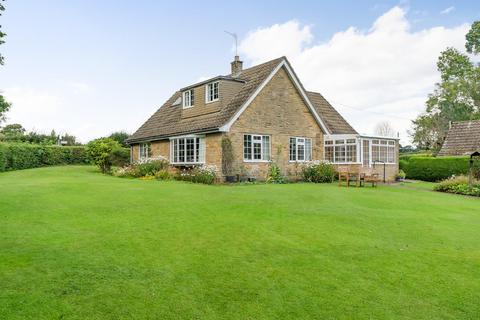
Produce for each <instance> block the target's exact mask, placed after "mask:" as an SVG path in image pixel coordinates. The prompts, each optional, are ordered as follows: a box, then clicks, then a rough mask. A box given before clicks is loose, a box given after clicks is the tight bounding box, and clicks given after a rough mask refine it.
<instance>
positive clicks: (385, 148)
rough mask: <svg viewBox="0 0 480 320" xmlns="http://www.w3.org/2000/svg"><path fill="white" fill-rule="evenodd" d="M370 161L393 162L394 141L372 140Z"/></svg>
mask: <svg viewBox="0 0 480 320" xmlns="http://www.w3.org/2000/svg"><path fill="white" fill-rule="evenodd" d="M372 162H382V163H395V141H390V140H378V139H376V140H372Z"/></svg>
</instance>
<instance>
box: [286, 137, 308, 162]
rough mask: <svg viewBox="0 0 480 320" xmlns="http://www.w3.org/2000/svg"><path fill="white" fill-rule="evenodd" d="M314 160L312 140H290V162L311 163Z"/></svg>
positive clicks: (296, 138)
mask: <svg viewBox="0 0 480 320" xmlns="http://www.w3.org/2000/svg"><path fill="white" fill-rule="evenodd" d="M310 160H312V139H308V138H298V137H291V138H290V161H298V162H304V161H310Z"/></svg>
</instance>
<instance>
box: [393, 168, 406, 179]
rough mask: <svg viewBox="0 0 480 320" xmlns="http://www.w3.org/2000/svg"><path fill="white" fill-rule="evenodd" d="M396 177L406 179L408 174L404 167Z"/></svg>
mask: <svg viewBox="0 0 480 320" xmlns="http://www.w3.org/2000/svg"><path fill="white" fill-rule="evenodd" d="M395 177H396V178H397V179H405V177H406V174H405V172H404V171H403V170H402V169H400V171H398V173H397V175H396V176H395Z"/></svg>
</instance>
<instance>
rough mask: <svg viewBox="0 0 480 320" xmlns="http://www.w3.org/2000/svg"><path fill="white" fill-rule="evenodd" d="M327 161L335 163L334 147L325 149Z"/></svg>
mask: <svg viewBox="0 0 480 320" xmlns="http://www.w3.org/2000/svg"><path fill="white" fill-rule="evenodd" d="M325 160H327V161H330V162H333V147H325Z"/></svg>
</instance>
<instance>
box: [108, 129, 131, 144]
mask: <svg viewBox="0 0 480 320" xmlns="http://www.w3.org/2000/svg"><path fill="white" fill-rule="evenodd" d="M129 136H130V134H128V133H127V132H125V131H116V132H113V133H112V134H111V135H110V136H109V138H110V139H113V140H115V141H117V142H118V143H120V144H121V145H122V146H123V147H127V144H126V143H125V140H127V138H128V137H129Z"/></svg>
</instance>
